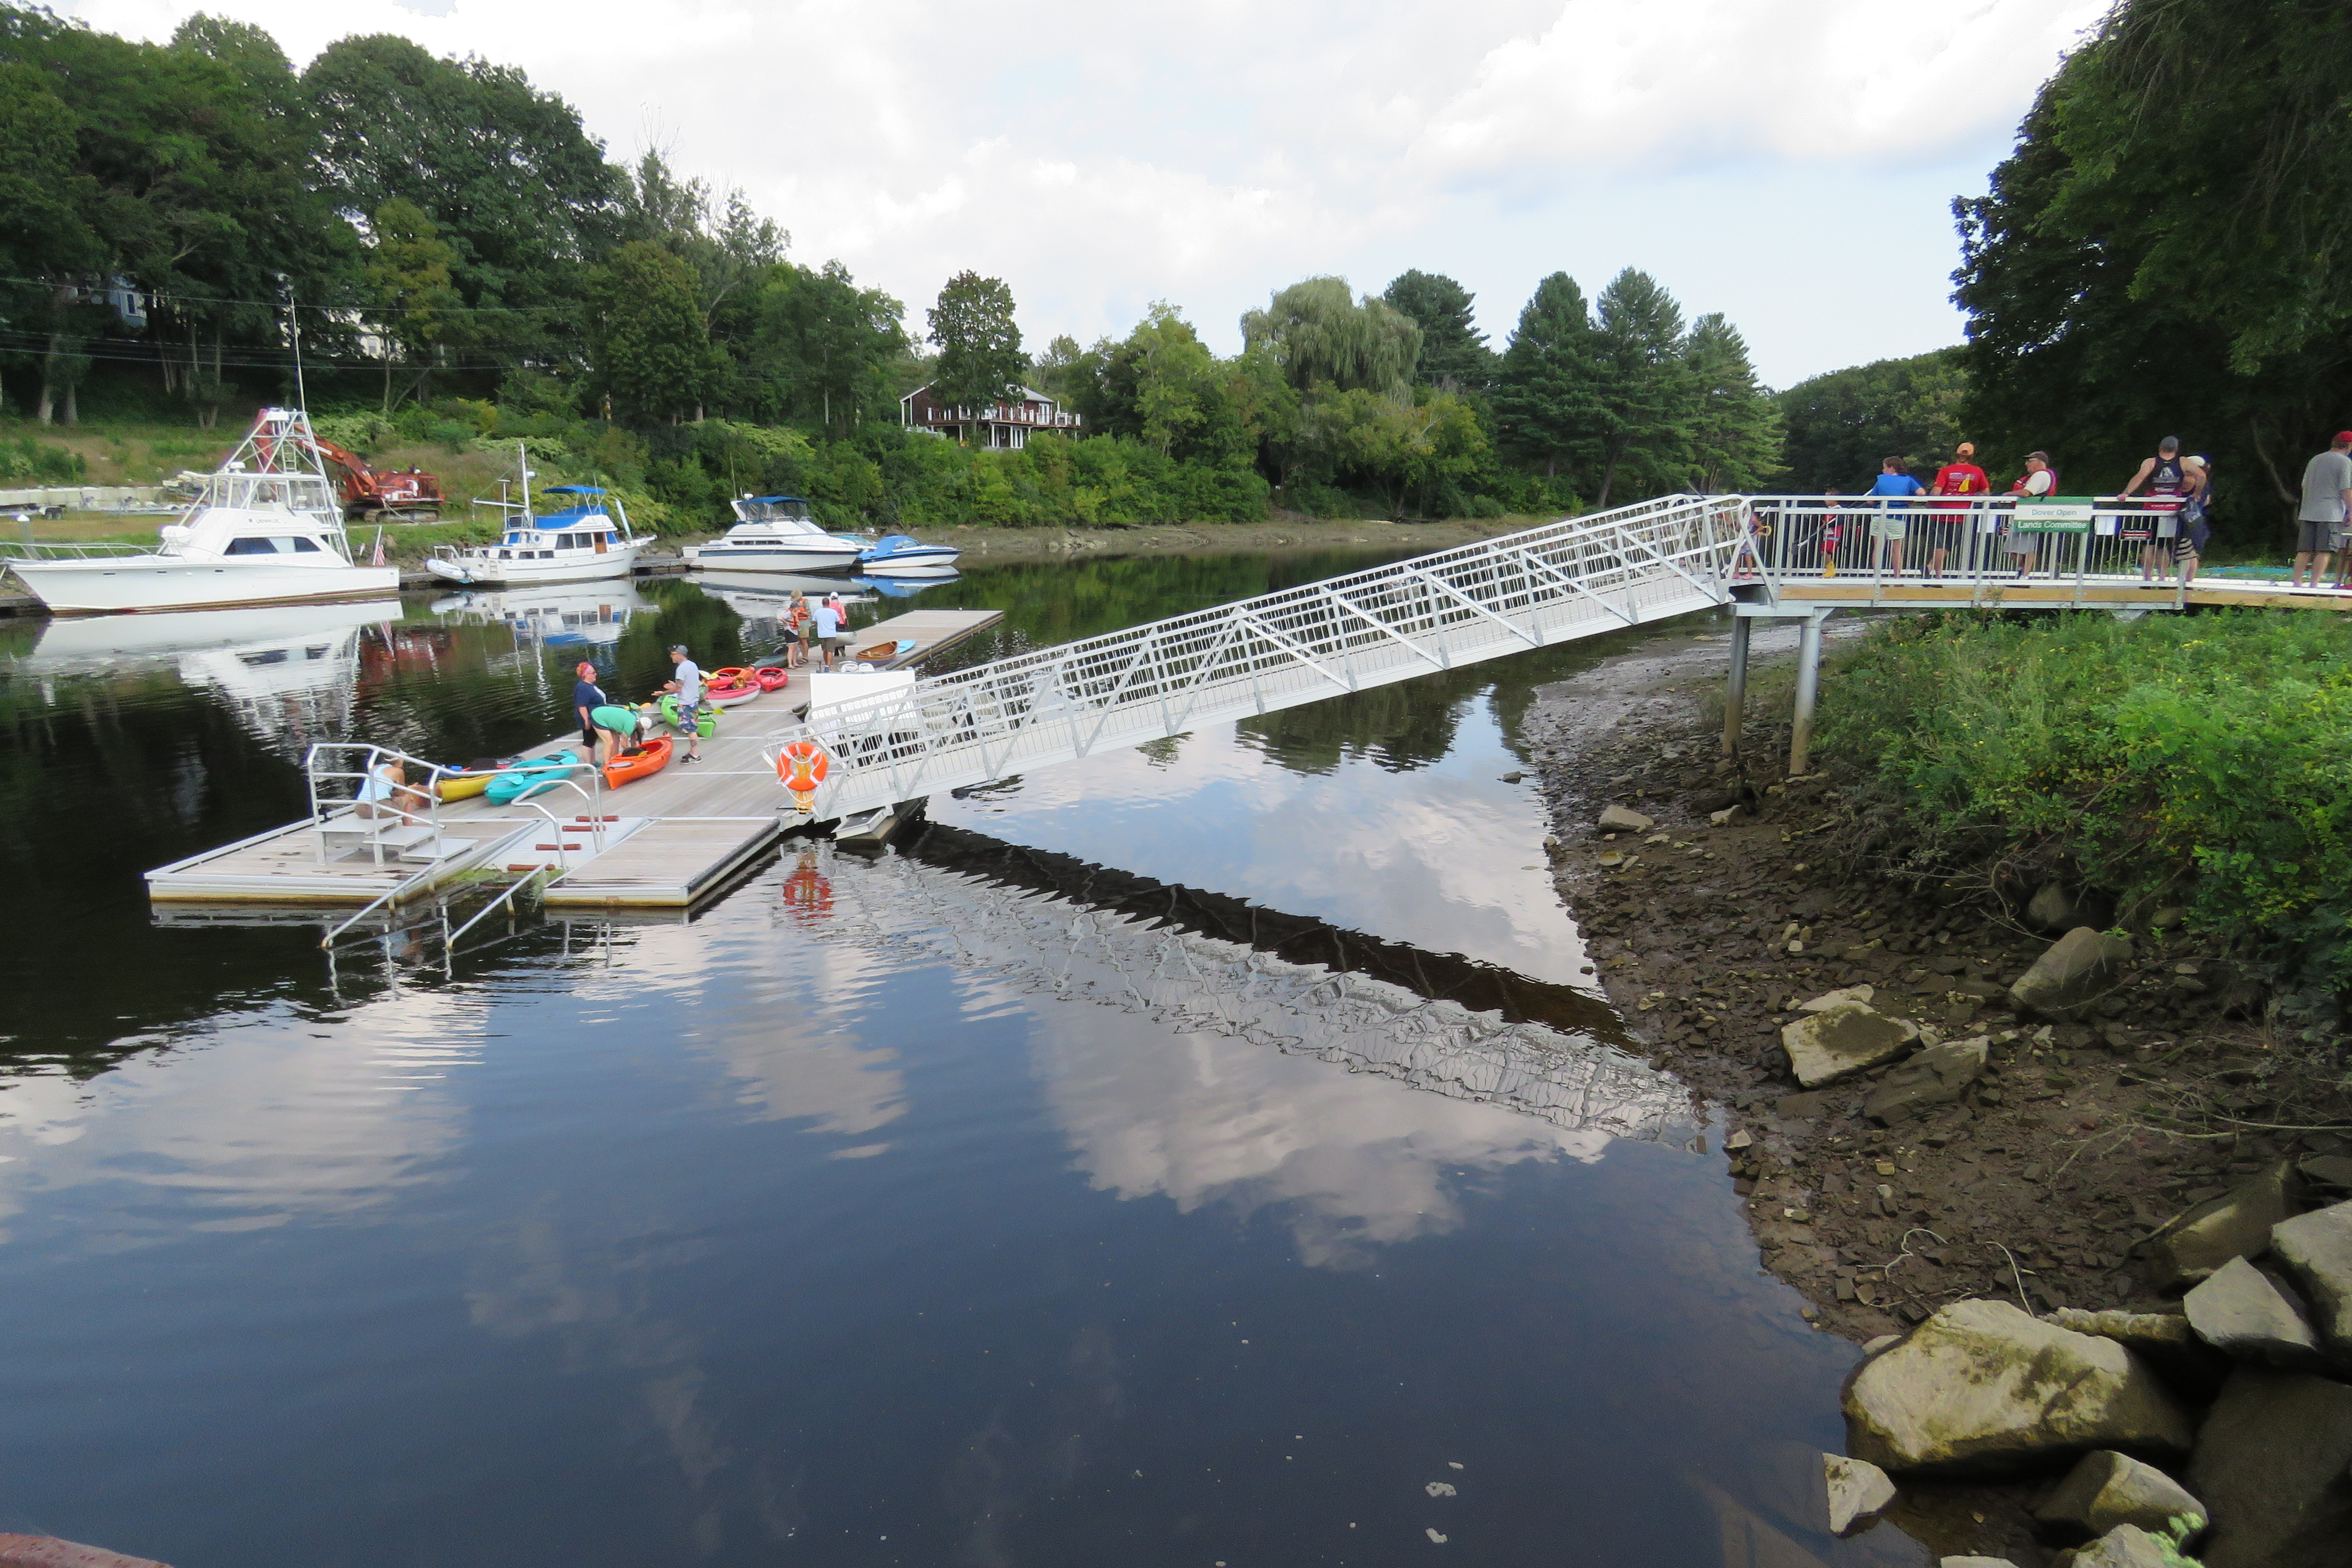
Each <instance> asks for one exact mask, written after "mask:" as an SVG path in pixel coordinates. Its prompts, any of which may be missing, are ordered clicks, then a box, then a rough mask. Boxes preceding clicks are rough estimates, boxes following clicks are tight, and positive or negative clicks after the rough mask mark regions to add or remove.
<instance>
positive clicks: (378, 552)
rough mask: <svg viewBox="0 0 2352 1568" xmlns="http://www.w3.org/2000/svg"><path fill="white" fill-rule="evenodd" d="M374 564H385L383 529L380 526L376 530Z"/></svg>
mask: <svg viewBox="0 0 2352 1568" xmlns="http://www.w3.org/2000/svg"><path fill="white" fill-rule="evenodd" d="M373 564H374V565H377V566H381V565H383V530H382V529H380V528H379V529H377V530H376V531H375V560H374V562H373Z"/></svg>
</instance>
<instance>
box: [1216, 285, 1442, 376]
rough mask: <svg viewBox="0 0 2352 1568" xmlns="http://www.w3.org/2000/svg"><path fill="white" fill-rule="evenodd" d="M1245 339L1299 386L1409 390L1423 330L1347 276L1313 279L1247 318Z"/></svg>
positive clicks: (1274, 299) (1245, 344)
mask: <svg viewBox="0 0 2352 1568" xmlns="http://www.w3.org/2000/svg"><path fill="white" fill-rule="evenodd" d="M1242 342H1243V343H1244V346H1245V347H1247V348H1250V349H1258V350H1263V351H1265V353H1270V354H1272V355H1273V356H1274V359H1275V362H1276V363H1278V364H1279V365H1281V367H1282V373H1283V376H1284V378H1285V379H1286V380H1287V381H1288V382H1289V383H1290V384H1291V385H1292V386H1293V387H1295V388H1297V390H1298V391H1300V392H1302V393H1307V394H1310V395H1312V394H1314V393H1315V392H1316V389H1318V388H1322V387H1328V388H1329V389H1330V390H1331V391H1334V392H1352V391H1357V390H1362V391H1366V392H1377V393H1382V394H1385V395H1390V396H1396V397H1403V396H1407V395H1409V394H1410V393H1411V392H1412V373H1413V366H1414V364H1415V363H1417V362H1418V361H1419V359H1420V357H1421V329H1420V328H1419V327H1417V326H1415V325H1414V324H1413V322H1412V318H1411V317H1409V316H1406V315H1405V314H1404V313H1403V312H1402V311H1401V310H1397V309H1396V307H1394V306H1393V305H1391V304H1390V303H1388V302H1387V301H1386V300H1381V299H1378V298H1375V297H1374V296H1372V295H1370V294H1367V295H1365V296H1364V297H1363V298H1362V299H1361V300H1358V299H1356V298H1355V297H1354V295H1353V293H1352V292H1351V291H1350V290H1349V287H1348V280H1347V279H1345V278H1309V279H1305V280H1303V281H1301V282H1297V283H1293V284H1292V285H1291V286H1290V287H1289V288H1287V289H1282V290H1280V291H1279V292H1277V293H1276V295H1275V296H1274V298H1273V299H1272V300H1269V301H1268V302H1267V304H1266V307H1265V310H1251V311H1249V312H1247V313H1246V314H1244V316H1243V317H1242Z"/></svg>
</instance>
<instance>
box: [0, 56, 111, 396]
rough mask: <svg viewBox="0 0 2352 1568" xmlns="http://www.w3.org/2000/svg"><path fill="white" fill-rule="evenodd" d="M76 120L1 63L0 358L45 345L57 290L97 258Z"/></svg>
mask: <svg viewBox="0 0 2352 1568" xmlns="http://www.w3.org/2000/svg"><path fill="white" fill-rule="evenodd" d="M75 125H76V121H75V116H74V112H73V110H70V109H68V108H67V107H66V104H65V100H62V99H60V98H59V97H58V95H57V94H56V93H54V92H52V91H50V90H49V87H48V84H47V81H46V80H44V79H43V77H42V74H41V72H39V71H38V70H37V69H35V68H33V67H31V66H29V65H18V64H0V329H5V333H6V335H5V337H0V353H5V351H6V350H7V349H9V348H11V347H24V346H29V345H30V344H32V343H33V342H42V343H44V344H45V345H46V344H47V337H48V333H49V331H51V329H52V325H53V321H52V312H53V309H54V303H55V300H56V297H57V291H58V285H59V284H60V283H62V282H64V281H65V280H66V279H68V278H70V277H72V276H73V275H75V274H77V273H79V272H82V271H84V270H85V269H88V268H91V267H94V266H95V265H96V264H97V263H98V262H99V261H100V259H101V258H102V257H103V256H104V250H103V248H102V247H101V246H100V243H99V237H98V233H97V231H96V230H95V229H94V228H92V227H91V226H90V210H91V208H92V207H93V206H94V205H96V203H97V201H98V195H99V192H98V185H97V182H95V181H94V180H92V179H90V178H89V175H87V174H79V173H77V172H76V170H75V167H74V130H75Z"/></svg>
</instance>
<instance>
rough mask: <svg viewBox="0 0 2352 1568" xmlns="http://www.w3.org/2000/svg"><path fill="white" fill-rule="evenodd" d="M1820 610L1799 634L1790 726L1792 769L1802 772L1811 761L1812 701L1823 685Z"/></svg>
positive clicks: (1807, 618)
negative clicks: (1794, 695)
mask: <svg viewBox="0 0 2352 1568" xmlns="http://www.w3.org/2000/svg"><path fill="white" fill-rule="evenodd" d="M1825 618H1826V617H1825V616H1823V615H1822V614H1821V613H1819V612H1816V613H1814V614H1812V615H1810V616H1806V617H1805V624H1804V626H1803V627H1802V628H1801V630H1800V631H1799V632H1798V634H1797V711H1796V716H1795V719H1794V721H1792V722H1791V723H1790V726H1789V773H1790V777H1794V776H1795V775H1797V774H1799V773H1803V772H1804V771H1805V770H1806V768H1807V767H1808V766H1809V765H1810V764H1811V761H1812V750H1813V702H1814V700H1815V699H1816V698H1818V697H1819V696H1820V695H1821V689H1822V620H1823V619H1825Z"/></svg>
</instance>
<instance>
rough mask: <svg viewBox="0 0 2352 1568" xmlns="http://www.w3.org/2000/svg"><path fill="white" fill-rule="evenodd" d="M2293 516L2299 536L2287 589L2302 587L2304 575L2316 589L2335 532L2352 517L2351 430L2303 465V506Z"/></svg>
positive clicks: (2334, 543) (2333, 550)
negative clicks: (2292, 570)
mask: <svg viewBox="0 0 2352 1568" xmlns="http://www.w3.org/2000/svg"><path fill="white" fill-rule="evenodd" d="M2294 515H2295V521H2296V524H2297V526H2298V531H2299V537H2298V538H2297V539H2296V540H2295V545H2294V577H2293V579H2292V580H2291V581H2290V582H2289V583H2288V584H2287V586H2289V587H2291V588H2300V587H2302V586H2304V585H2305V573H2308V574H2310V585H2311V586H2312V587H2314V588H2316V587H2318V586H2319V585H2320V580H2321V579H2322V578H2324V577H2326V575H2327V563H2328V559H2329V557H2331V556H2333V555H2334V554H2335V553H2336V548H2337V541H2336V531H2338V530H2339V529H2342V528H2343V527H2345V525H2346V519H2347V517H2352V430H2338V431H2337V432H2336V439H2335V440H2334V441H2333V442H2331V443H2329V445H2328V447H2327V450H2326V451H2325V452H2322V453H2320V454H2319V456H2317V457H2315V458H2312V459H2311V461H2309V462H2308V463H2305V465H2304V466H2303V505H2302V506H2301V507H2300V508H2298V509H2297V510H2296V511H2295V514H2294Z"/></svg>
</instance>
